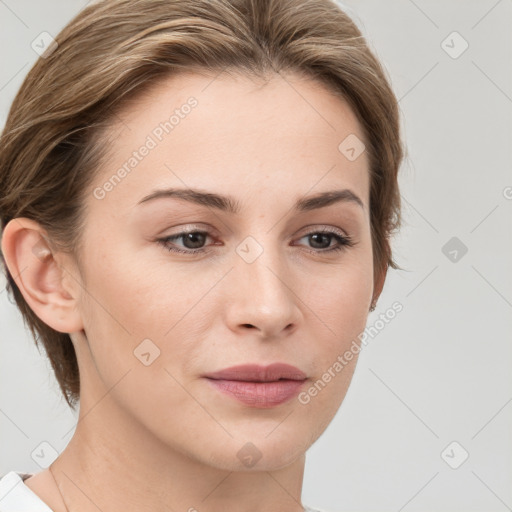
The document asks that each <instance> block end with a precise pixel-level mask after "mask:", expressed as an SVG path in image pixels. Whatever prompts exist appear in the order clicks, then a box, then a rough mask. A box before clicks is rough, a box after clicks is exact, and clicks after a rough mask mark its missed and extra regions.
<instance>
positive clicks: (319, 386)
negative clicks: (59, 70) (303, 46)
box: [73, 73, 374, 470]
mask: <svg viewBox="0 0 512 512" xmlns="http://www.w3.org/2000/svg"><path fill="white" fill-rule="evenodd" d="M112 133H113V134H115V136H114V138H113V144H112V147H111V155H110V158H109V159H108V162H105V165H104V166H103V167H102V168H101V169H100V171H101V172H100V174H99V175H98V177H97V179H96V180H95V183H94V185H93V187H92V188H91V190H90V194H89V195H88V196H87V202H86V204H87V217H86V218H87V224H86V228H85V231H84V233H83V237H84V238H83V241H84V244H83V247H84V249H83V252H82V254H81V260H82V265H81V268H80V271H81V274H80V275H77V276H75V278H76V279H78V280H79V281H80V282H81V285H82V286H83V288H82V287H80V288H77V289H79V290H81V293H80V295H79V297H78V303H77V305H78V308H79V311H80V315H81V318H82V322H83V330H84V332H85V335H86V340H85V338H79V337H76V334H75V336H74V337H73V340H74V343H75V346H76V349H77V353H78V358H79V365H80V373H81V381H82V383H81V385H82V388H81V402H82V409H84V408H85V412H87V410H88V409H91V408H93V406H94V405H95V404H96V403H97V402H98V401H99V400H100V399H101V397H103V396H104V394H105V393H107V391H108V401H109V402H110V408H109V409H108V411H110V413H109V414H111V417H110V419H109V421H114V420H113V418H117V419H120V418H122V421H126V420H128V421H129V422H132V423H133V424H136V425H138V426H140V427H142V428H141V430H140V431H141V432H146V433H147V434H148V435H150V436H151V437H152V438H153V439H154V440H157V442H159V443H162V444H163V445H164V446H166V447H168V448H170V449H173V450H176V451H178V452H180V453H182V454H185V455H187V456H189V457H192V458H193V459H195V460H196V461H199V462H203V463H205V464H209V465H214V466H216V467H221V468H225V469H230V470H243V469H249V468H250V467H252V466H253V465H254V467H255V468H257V469H262V468H263V469H277V468H279V467H283V466H285V465H287V464H289V463H291V462H292V461H293V460H295V459H297V457H299V456H301V455H302V454H303V453H304V452H305V450H307V449H308V447H309V446H310V445H311V444H312V443H313V442H314V441H315V440H316V439H317V438H318V436H320V434H321V433H322V432H323V431H324V429H325V428H326V427H327V425H328V423H329V422H330V421H331V419H332V418H333V416H334V414H335V413H336V411H337V409H338V408H339V406H340V404H341V402H342V400H343V398H344V396H345V393H346V391H347V388H348V386H349V383H350V380H351V377H352V374H353V371H354V367H355V364H356V360H357V353H358V350H356V348H355V346H356V343H357V346H358V345H359V343H358V335H359V334H360V333H361V332H362V331H363V330H364V327H365V323H366V318H367V313H368V309H369V307H370V304H371V300H372V294H373V291H374V283H373V265H372V247H371V238H370V220H369V171H368V160H367V154H366V151H362V149H363V146H362V145H361V144H362V141H363V140H364V135H363V132H362V129H361V126H360V125H359V123H358V121H357V118H356V117H355V115H354V114H353V112H352V111H351V109H350V108H349V107H348V105H347V104H345V103H344V102H343V101H342V100H340V99H339V98H336V97H334V96H332V95H331V94H330V93H329V92H327V90H326V89H324V88H323V86H322V85H320V84H319V83H317V82H313V81H311V80H305V79H300V78H299V77H298V76H296V75H288V76H287V77H286V80H284V79H283V78H282V77H280V76H275V77H274V78H273V79H272V80H271V81H270V82H269V83H268V84H267V85H264V86H263V85H257V84H255V83H254V82H252V81H251V80H249V79H248V78H233V77H232V76H231V77H228V76H226V75H221V76H219V77H217V78H215V79H214V78H213V77H211V76H208V77H206V76H201V75H197V74H190V73H189V74H186V75H180V76H175V77H172V78H166V79H165V81H163V82H161V83H159V84H158V86H157V87H153V88H152V89H150V90H148V91H147V93H146V94H145V95H144V97H141V98H139V100H138V101H137V102H135V103H132V104H131V105H130V106H129V107H127V108H126V109H125V110H124V111H123V112H122V113H121V114H120V119H119V124H118V126H117V128H116V130H115V132H112ZM347 137H349V138H348V139H347ZM340 145H341V146H340ZM361 151H362V152H361ZM171 189H172V190H174V191H175V192H174V195H171V192H170V190H171ZM165 191H168V193H166V192H165ZM157 192H158V194H157ZM155 194H156V195H155ZM328 194H337V199H333V197H334V196H331V200H329V197H330V196H329V195H328ZM153 195H155V196H154V197H153V198H151V196H153ZM322 231H327V232H326V233H324V234H322V233H321V232H322ZM187 232H189V233H190V232H192V233H193V234H192V235H188V236H186V235H183V233H187ZM165 239H167V240H165ZM338 249H339V250H338ZM80 339H82V341H79V340H80ZM354 341H355V342H356V343H354ZM347 351H349V352H351V354H352V357H351V358H350V354H348V356H347V355H346V353H347ZM344 354H345V356H344ZM341 361H343V363H342V362H341ZM275 363H282V364H287V365H292V366H294V367H296V368H297V369H298V370H300V372H302V374H303V378H302V380H301V374H300V373H297V372H295V373H293V372H292V373H293V374H290V373H286V372H285V373H282V372H280V371H279V368H277V370H276V372H277V373H272V372H270V373H268V374H267V375H266V377H267V378H268V379H269V380H271V381H274V383H273V384H272V383H269V382H267V383H266V384H264V383H263V384H262V383H260V384H255V383H254V382H249V381H251V380H256V379H258V378H259V379H261V378H262V377H264V375H263V373H261V374H258V373H257V372H252V373H251V372H249V373H248V374H244V373H243V372H238V373H237V372H235V374H236V375H227V376H226V375H224V377H225V379H214V378H213V377H215V375H214V373H216V372H219V371H221V370H223V369H227V368H231V367H234V366H239V365H258V366H260V367H265V366H267V365H271V364H275ZM208 376H209V377H208ZM216 376H217V377H219V375H218V374H217V375H216ZM237 378H238V379H241V381H237V380H236V379H237ZM279 378H281V380H280V381H279V383H276V381H277V379H279ZM297 379H299V380H297ZM243 381H245V382H243ZM315 383H316V385H315ZM104 410H105V411H107V409H104ZM99 411H100V408H98V409H97V410H96V411H94V409H92V411H91V412H90V414H100V413H99ZM112 411H115V413H114V412H112ZM248 443H252V444H248ZM257 459H259V460H257ZM255 460H256V461H257V464H255V463H254V461H255ZM251 461H252V462H251Z"/></svg>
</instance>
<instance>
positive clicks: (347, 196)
mask: <svg viewBox="0 0 512 512" xmlns="http://www.w3.org/2000/svg"><path fill="white" fill-rule="evenodd" d="M161 198H176V199H183V200H185V201H189V202H191V203H195V204H199V205H202V206H208V207H210V208H216V209H218V210H221V211H225V212H228V213H232V214H237V213H239V212H240V203H239V202H238V201H237V200H236V199H234V198H233V197H231V196H225V195H220V194H214V193H212V192H203V191H201V190H196V189H190V188H189V189H179V188H167V189H161V190H155V191H154V192H151V194H148V195H147V196H145V197H143V198H142V199H141V200H140V201H139V202H138V204H143V203H147V202H148V201H152V200H154V199H161ZM340 202H341V203H352V204H356V205H359V206H360V207H361V208H362V209H363V210H364V204H363V201H362V200H361V199H360V198H359V196H357V195H356V194H355V193H354V192H352V191H351V190H349V189H342V190H331V191H327V192H320V193H318V194H315V195H313V196H309V197H303V198H301V199H299V200H298V201H297V202H296V203H295V204H294V205H293V209H294V210H295V211H298V212H306V211H311V210H316V209H319V208H324V207H326V206H330V205H331V204H335V203H340Z"/></svg>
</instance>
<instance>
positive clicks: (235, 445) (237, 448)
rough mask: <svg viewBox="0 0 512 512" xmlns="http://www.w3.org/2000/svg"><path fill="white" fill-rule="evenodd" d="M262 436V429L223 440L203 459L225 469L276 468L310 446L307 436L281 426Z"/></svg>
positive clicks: (257, 469) (296, 457) (261, 469)
mask: <svg viewBox="0 0 512 512" xmlns="http://www.w3.org/2000/svg"><path fill="white" fill-rule="evenodd" d="M278 428H279V427H278ZM266 436H267V433H266V431H265V434H262V433H261V432H260V433H259V434H257V433H254V435H250V434H248V435H247V436H243V437H242V436H241V437H237V438H233V439H230V440H229V441H225V442H224V443H222V444H219V445H218V446H217V447H215V449H214V450H210V453H209V454H208V460H207V461H205V462H206V463H207V464H208V465H210V466H213V467H216V468H219V469H223V470H226V471H236V472H246V471H276V470H279V469H282V468H285V467H286V466H289V465H290V464H293V463H294V462H296V461H297V460H298V459H300V458H301V457H303V456H304V454H305V452H306V450H307V449H308V448H309V446H310V445H311V443H310V442H309V441H310V436H304V435H302V436H300V435H299V434H298V433H297V432H294V433H293V434H291V433H289V432H286V430H284V429H283V432H281V433H279V434H278V433H277V431H276V432H274V433H272V434H270V435H269V436H268V437H266ZM202 455H204V454H202ZM201 458H203V457H201Z"/></svg>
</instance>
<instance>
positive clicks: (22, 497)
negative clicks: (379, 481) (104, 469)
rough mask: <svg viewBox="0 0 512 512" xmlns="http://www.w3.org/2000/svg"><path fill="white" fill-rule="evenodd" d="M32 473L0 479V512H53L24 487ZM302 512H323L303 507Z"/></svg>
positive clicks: (13, 473)
mask: <svg viewBox="0 0 512 512" xmlns="http://www.w3.org/2000/svg"><path fill="white" fill-rule="evenodd" d="M33 474H34V473H22V472H20V471H9V473H6V474H4V475H3V476H1V477H0V512H53V511H52V509H51V508H50V507H49V506H48V505H47V504H46V503H45V502H44V501H43V500H42V499H41V498H40V497H39V496H38V495H37V494H36V493H35V492H34V491H32V489H30V487H28V486H27V485H25V483H24V480H26V479H27V478H28V477H30V476H32V475H33ZM304 512H323V511H321V510H317V509H314V508H309V507H305V509H304Z"/></svg>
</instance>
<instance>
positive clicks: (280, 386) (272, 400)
mask: <svg viewBox="0 0 512 512" xmlns="http://www.w3.org/2000/svg"><path fill="white" fill-rule="evenodd" d="M208 380H209V381H210V382H211V384H212V385H213V386H214V387H215V388H216V389H217V390H219V391H221V392H222V393H226V394H228V395H231V396H232V397H234V398H236V399H237V400H239V401H240V402H243V403H244V404H246V405H249V406H251V407H257V408H261V409H264V408H265V409H267V408H270V407H274V406H276V405H279V404H282V403H284V402H287V401H288V400H290V399H291V398H293V397H294V396H295V395H297V394H298V393H299V390H300V388H301V387H302V385H303V384H304V382H305V380H278V381H274V382H248V381H241V380H223V379H208Z"/></svg>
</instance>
